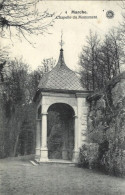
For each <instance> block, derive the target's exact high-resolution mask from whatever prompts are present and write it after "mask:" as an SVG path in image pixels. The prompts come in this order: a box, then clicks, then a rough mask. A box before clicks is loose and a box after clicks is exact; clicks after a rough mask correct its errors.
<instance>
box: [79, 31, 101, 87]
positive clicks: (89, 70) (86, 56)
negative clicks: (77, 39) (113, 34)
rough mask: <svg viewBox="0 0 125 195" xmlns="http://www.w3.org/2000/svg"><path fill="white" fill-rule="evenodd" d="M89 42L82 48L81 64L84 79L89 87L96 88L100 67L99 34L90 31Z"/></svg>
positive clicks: (87, 40)
mask: <svg viewBox="0 0 125 195" xmlns="http://www.w3.org/2000/svg"><path fill="white" fill-rule="evenodd" d="M86 42H87V44H86V45H85V46H84V47H83V48H82V52H81V55H80V65H81V66H82V72H81V73H82V75H83V76H82V81H83V82H84V85H85V86H86V88H87V89H93V90H94V89H95V88H96V76H97V68H98V60H97V59H98V55H99V53H98V50H99V49H98V48H99V44H100V40H99V38H98V35H97V34H94V35H93V33H92V31H90V34H89V36H87V37H86Z"/></svg>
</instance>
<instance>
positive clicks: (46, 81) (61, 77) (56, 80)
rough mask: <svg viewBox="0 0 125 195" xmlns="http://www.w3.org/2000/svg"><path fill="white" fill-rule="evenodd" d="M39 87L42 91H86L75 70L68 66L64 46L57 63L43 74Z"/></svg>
mask: <svg viewBox="0 0 125 195" xmlns="http://www.w3.org/2000/svg"><path fill="white" fill-rule="evenodd" d="M38 88H39V89H41V90H42V91H44V90H45V91H46V90H49V91H54V90H58V91H85V89H84V88H83V87H82V84H81V82H80V79H79V78H78V77H77V75H76V74H75V72H73V71H72V70H70V69H69V68H68V67H67V66H66V64H65V61H64V57H63V49H62V48H61V49H60V56H59V60H58V63H57V65H56V66H55V67H54V68H53V69H52V70H51V71H50V72H48V73H45V74H44V75H43V77H42V79H41V81H40V83H39V85H38Z"/></svg>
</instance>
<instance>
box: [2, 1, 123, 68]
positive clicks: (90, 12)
mask: <svg viewBox="0 0 125 195" xmlns="http://www.w3.org/2000/svg"><path fill="white" fill-rule="evenodd" d="M119 4H120V1H42V2H41V3H40V4H39V10H40V11H41V12H42V11H44V10H46V9H47V10H48V11H49V12H51V13H53V12H55V14H56V15H57V16H58V15H60V16H66V17H67V18H68V17H69V18H70V19H55V22H54V25H53V27H50V28H49V29H48V32H49V33H46V34H44V35H39V36H33V37H32V36H31V37H30V40H31V41H32V42H34V43H35V47H32V46H31V45H30V44H29V43H28V42H27V41H26V40H24V39H23V40H22V41H19V40H18V39H17V38H12V39H11V40H6V39H3V40H2V42H1V43H2V44H3V45H8V46H9V47H10V51H11V58H14V57H16V58H18V59H19V58H20V57H22V58H23V61H24V62H26V63H28V64H29V65H30V67H31V69H32V70H35V69H36V68H37V67H38V66H39V65H40V64H41V61H42V60H43V59H44V58H51V57H53V58H54V59H55V60H56V61H58V57H59V51H60V44H59V42H60V40H61V31H63V41H64V43H65V44H64V45H63V49H64V58H65V62H66V64H67V66H68V67H69V68H70V69H72V70H76V71H77V70H78V69H79V65H78V61H79V55H80V52H81V50H82V47H83V46H84V45H85V44H86V36H87V35H89V31H90V29H91V30H92V32H97V33H98V35H99V37H100V38H101V39H103V37H104V35H105V34H106V33H107V32H108V31H109V29H111V28H114V27H117V26H118V25H119V23H120V22H121V21H122V15H121V13H122V9H121V7H120V5H119ZM109 10H112V11H113V12H114V17H113V18H112V19H109V18H107V17H106V13H107V11H109ZM74 11H75V12H76V11H77V12H78V11H79V12H80V11H83V13H81V14H80V13H78V14H76V13H74ZM83 16H95V19H94V18H91V19H85V18H82V19H79V17H83ZM76 17H77V19H76Z"/></svg>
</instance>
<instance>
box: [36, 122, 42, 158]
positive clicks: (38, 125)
mask: <svg viewBox="0 0 125 195" xmlns="http://www.w3.org/2000/svg"><path fill="white" fill-rule="evenodd" d="M40 129H41V119H36V156H35V159H38V158H39V157H40Z"/></svg>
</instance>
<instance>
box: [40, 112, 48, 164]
mask: <svg viewBox="0 0 125 195" xmlns="http://www.w3.org/2000/svg"><path fill="white" fill-rule="evenodd" d="M45 161H48V149H47V113H42V124H41V148H40V162H45Z"/></svg>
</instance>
